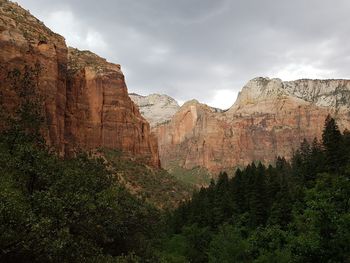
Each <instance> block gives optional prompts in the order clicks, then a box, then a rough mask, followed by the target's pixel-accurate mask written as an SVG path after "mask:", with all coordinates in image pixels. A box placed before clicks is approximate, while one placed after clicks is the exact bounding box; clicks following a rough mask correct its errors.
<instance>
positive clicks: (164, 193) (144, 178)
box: [101, 149, 194, 209]
mask: <svg viewBox="0 0 350 263" xmlns="http://www.w3.org/2000/svg"><path fill="white" fill-rule="evenodd" d="M101 153H102V154H103V156H105V158H106V160H107V162H108V165H109V167H110V170H111V171H112V172H113V173H114V174H115V175H116V176H117V177H118V178H119V181H120V182H122V183H123V184H124V186H125V187H126V188H127V189H129V190H130V191H131V192H132V193H134V194H135V195H137V196H138V197H139V198H140V199H142V200H144V201H145V202H147V203H149V204H151V205H154V206H156V207H157V208H161V209H174V207H176V206H177V205H178V204H179V203H180V202H182V201H184V200H187V199H189V198H190V194H191V193H192V191H193V189H194V188H193V187H191V186H189V185H187V184H185V183H182V182H180V181H179V180H178V179H176V178H174V177H173V176H172V175H170V174H169V173H168V172H167V171H165V170H162V169H159V170H156V169H154V168H151V167H148V166H146V165H145V164H144V163H142V162H138V161H137V160H131V159H130V158H129V157H127V156H124V154H123V153H122V152H120V151H117V150H108V149H101Z"/></svg>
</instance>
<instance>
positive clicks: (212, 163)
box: [146, 77, 350, 174]
mask: <svg viewBox="0 0 350 263" xmlns="http://www.w3.org/2000/svg"><path fill="white" fill-rule="evenodd" d="M349 106H350V80H344V79H339V80H337V79H331V80H310V79H301V80H296V81H282V80H280V79H269V78H262V77H259V78H255V79H252V80H251V81H249V82H248V83H247V84H246V85H245V86H244V87H243V88H242V90H241V92H240V93H239V95H238V98H237V100H236V102H235V103H234V104H233V105H232V107H230V108H229V109H228V110H227V111H216V110H213V108H211V107H209V106H207V105H205V104H202V103H200V102H198V101H196V100H191V101H188V102H186V103H184V105H183V106H182V107H181V108H179V110H178V111H177V112H176V114H175V115H174V116H173V117H172V118H171V120H170V121H168V122H166V123H164V124H161V125H158V126H157V127H154V128H153V129H152V131H153V132H154V133H155V134H156V136H157V138H158V145H159V154H160V159H161V163H162V166H163V167H164V168H166V169H173V168H174V167H182V168H186V169H194V168H196V167H203V168H206V169H208V170H209V171H210V172H212V174H216V173H218V172H219V171H221V170H225V169H226V170H227V169H232V168H234V167H239V166H243V165H246V164H248V163H250V162H252V161H262V162H264V163H273V162H274V161H275V158H276V157H277V156H285V157H286V158H290V157H291V154H292V151H293V149H297V148H298V147H299V145H300V142H301V141H302V140H303V139H304V138H305V139H307V140H308V141H309V142H311V141H312V140H313V139H314V138H315V137H317V138H318V139H320V138H321V132H322V129H323V125H324V120H325V118H326V116H327V115H328V114H331V115H332V116H334V117H335V118H336V119H337V121H338V124H339V125H340V128H341V129H345V128H348V129H349V128H350V107H349ZM146 118H147V117H146Z"/></svg>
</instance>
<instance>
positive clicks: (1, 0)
mask: <svg viewBox="0 0 350 263" xmlns="http://www.w3.org/2000/svg"><path fill="white" fill-rule="evenodd" d="M28 72H30V73H31V75H32V76H31V80H32V82H34V83H33V84H32V85H33V86H34V87H35V91H36V92H37V93H38V96H40V97H41V98H42V99H43V109H42V111H43V115H44V117H45V123H46V126H47V127H44V128H43V134H44V136H45V139H46V141H47V143H48V144H49V145H51V146H53V147H55V148H56V149H57V150H58V151H59V152H60V153H61V154H67V153H72V152H75V151H76V150H91V149H94V148H98V147H105V148H111V149H119V150H122V151H123V152H125V153H129V154H131V155H132V156H135V157H139V158H142V159H143V160H144V161H145V162H147V163H149V164H152V165H155V166H159V159H158V150H157V142H156V139H155V138H154V137H153V136H152V135H151V133H150V127H149V124H148V122H147V121H146V120H145V119H144V118H143V117H142V116H141V114H140V113H139V111H138V108H137V107H136V106H135V105H134V103H133V102H132V101H131V99H130V98H129V96H128V92H127V87H126V85H125V82H124V75H123V73H122V72H121V69H120V66H119V65H115V64H112V63H108V62H107V61H106V60H105V59H102V58H100V57H98V56H97V55H95V54H93V53H91V52H88V51H84V52H81V51H78V50H76V49H69V52H68V48H67V46H66V44H65V40H64V38H63V37H61V36H59V35H57V34H55V33H53V32H52V31H50V30H49V29H48V28H47V27H45V26H44V24H43V23H42V22H40V21H39V20H37V19H36V18H35V17H33V16H32V15H30V13H29V12H27V11H25V10H23V9H22V8H21V7H20V6H18V5H17V4H14V3H12V2H9V1H7V0H0V83H1V84H0V85H1V99H2V104H3V106H4V107H5V109H6V110H7V111H8V112H14V111H15V109H16V106H18V103H19V96H18V90H16V88H15V87H14V84H13V83H14V80H15V79H14V76H17V78H18V79H20V80H22V81H25V79H23V78H22V77H21V76H26V73H28ZM14 73H15V74H14ZM18 76H19V77H18Z"/></svg>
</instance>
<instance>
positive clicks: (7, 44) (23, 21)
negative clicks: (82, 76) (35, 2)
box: [0, 0, 67, 153]
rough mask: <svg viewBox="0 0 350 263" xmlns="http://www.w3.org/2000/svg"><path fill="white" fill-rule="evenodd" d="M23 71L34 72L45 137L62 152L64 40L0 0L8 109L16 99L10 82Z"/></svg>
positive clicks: (2, 78) (1, 67) (0, 70)
mask: <svg viewBox="0 0 350 263" xmlns="http://www.w3.org/2000/svg"><path fill="white" fill-rule="evenodd" d="M25 71H26V72H27V73H28V72H31V73H32V74H33V75H35V76H34V77H33V78H34V82H35V83H33V86H35V87H36V89H37V90H38V92H39V93H40V94H41V95H42V97H43V100H44V102H43V108H44V117H45V119H46V123H47V129H45V131H44V134H45V137H46V141H47V142H48V143H49V144H50V145H52V146H54V147H56V148H57V149H58V150H59V151H60V152H61V153H63V152H64V126H65V125H64V124H65V120H64V118H65V105H66V78H67V74H66V73H67V47H66V44H65V40H64V38H63V37H62V36H60V35H57V34H55V33H53V32H52V31H51V30H50V29H48V28H47V27H45V25H44V24H43V23H42V22H40V21H39V20H37V19H36V18H35V17H33V16H32V15H30V13H29V12H28V11H26V10H24V9H22V8H21V7H20V6H18V5H17V4H14V3H11V2H9V1H7V0H0V83H1V84H0V85H1V92H2V100H3V103H4V104H6V106H7V109H9V111H14V110H15V109H16V105H17V102H18V94H17V93H16V90H15V87H14V83H13V82H14V81H15V78H18V79H20V80H23V81H25V80H24V79H23V76H24V75H25ZM12 73H13V74H12ZM19 75H21V76H19Z"/></svg>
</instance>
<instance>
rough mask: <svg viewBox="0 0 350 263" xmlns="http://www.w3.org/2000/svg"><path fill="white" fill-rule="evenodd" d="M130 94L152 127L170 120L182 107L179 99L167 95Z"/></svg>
mask: <svg viewBox="0 0 350 263" xmlns="http://www.w3.org/2000/svg"><path fill="white" fill-rule="evenodd" d="M129 95H130V98H131V99H132V100H133V101H134V102H135V104H136V105H138V107H139V109H140V112H141V114H142V116H143V117H145V119H146V120H147V121H148V122H149V123H150V124H151V127H155V126H157V125H159V124H162V123H165V122H168V121H170V119H171V118H172V117H173V116H174V115H175V113H176V112H177V111H178V110H179V108H180V106H179V104H178V103H177V101H176V100H174V99H173V98H171V97H169V96H167V95H159V94H151V95H148V96H141V95H138V94H135V93H131V94H129Z"/></svg>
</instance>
